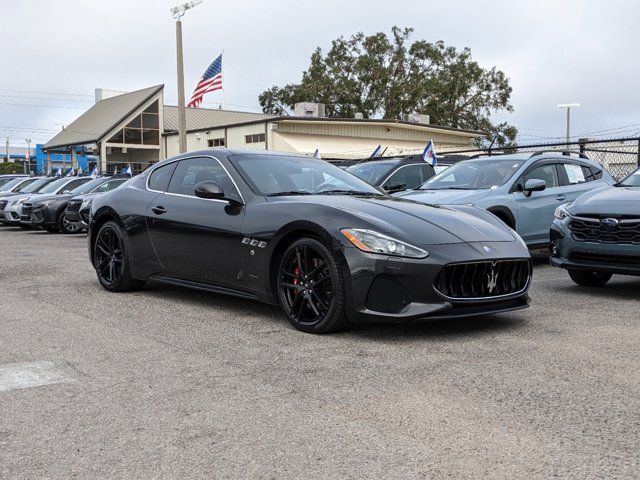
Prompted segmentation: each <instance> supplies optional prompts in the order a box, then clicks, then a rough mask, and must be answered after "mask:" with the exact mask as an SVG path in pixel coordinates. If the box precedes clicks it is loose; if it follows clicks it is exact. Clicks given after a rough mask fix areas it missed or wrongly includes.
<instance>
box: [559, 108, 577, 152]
mask: <svg viewBox="0 0 640 480" xmlns="http://www.w3.org/2000/svg"><path fill="white" fill-rule="evenodd" d="M579 106H580V104H579V103H561V104H560V105H558V108H566V109H567V146H569V142H570V141H571V109H572V108H574V107H579Z"/></svg>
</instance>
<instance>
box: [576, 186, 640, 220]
mask: <svg viewBox="0 0 640 480" xmlns="http://www.w3.org/2000/svg"><path fill="white" fill-rule="evenodd" d="M569 212H570V213H572V214H575V215H580V214H594V215H598V214H607V215H613V214H615V215H638V216H640V187H610V186H607V187H603V188H598V189H596V190H591V191H590V192H587V193H584V194H582V195H580V196H579V197H578V198H577V199H576V200H575V201H574V202H573V203H572V204H571V205H570V207H569Z"/></svg>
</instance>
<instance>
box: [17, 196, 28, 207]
mask: <svg viewBox="0 0 640 480" xmlns="http://www.w3.org/2000/svg"><path fill="white" fill-rule="evenodd" d="M28 198H29V197H22V198H19V199H18V200H16V201H15V202H14V203H15V204H16V205H22V204H23V203H24V202H26V201H27V199H28Z"/></svg>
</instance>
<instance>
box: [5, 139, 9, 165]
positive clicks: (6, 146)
mask: <svg viewBox="0 0 640 480" xmlns="http://www.w3.org/2000/svg"><path fill="white" fill-rule="evenodd" d="M5 148H6V149H7V150H6V152H7V158H5V159H4V161H5V162H9V137H7V143H6V144H5Z"/></svg>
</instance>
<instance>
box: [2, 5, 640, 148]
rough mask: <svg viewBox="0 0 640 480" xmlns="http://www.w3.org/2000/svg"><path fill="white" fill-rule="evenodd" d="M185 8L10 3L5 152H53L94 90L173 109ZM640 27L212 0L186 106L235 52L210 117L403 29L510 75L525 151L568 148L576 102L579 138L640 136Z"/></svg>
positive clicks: (527, 8)
mask: <svg viewBox="0 0 640 480" xmlns="http://www.w3.org/2000/svg"><path fill="white" fill-rule="evenodd" d="M178 1H179V0H110V1H106V0H102V1H100V0H56V1H51V0H21V1H20V2H8V1H3V2H2V3H3V12H2V15H1V16H0V45H1V46H2V47H1V50H0V52H1V56H0V58H1V59H2V69H1V70H0V72H1V73H0V74H1V78H2V80H1V81H0V119H1V120H0V137H2V143H4V137H7V136H8V137H10V138H11V143H12V144H15V145H19V144H24V142H23V139H24V138H25V137H27V136H31V138H33V139H34V141H37V142H39V143H40V142H44V141H46V140H48V139H49V138H50V137H51V136H53V134H54V133H55V131H56V130H59V129H60V125H61V124H68V123H69V122H70V121H72V120H73V119H74V118H76V117H77V116H79V115H80V114H81V113H82V112H83V110H84V109H86V108H88V107H89V106H90V105H91V104H92V102H93V91H94V88H96V87H103V88H109V89H114V90H136V89H140V88H144V87H147V86H150V85H155V84H160V83H164V84H165V86H166V89H165V102H167V103H176V102H177V100H176V99H177V93H176V80H175V78H176V73H175V26H174V22H173V21H172V18H171V14H170V13H169V10H168V9H169V7H171V6H173V5H174V4H175V3H177V2H178ZM639 14H640V4H639V3H638V2H634V1H626V2H624V1H611V0H609V1H607V2H605V1H595V0H591V1H569V0H566V1H565V0H563V1H558V0H556V1H540V0H536V1H517V0H511V1H489V0H485V1H483V2H478V1H470V0H464V1H455V0H452V1H417V0H414V1H407V0H394V1H393V2H389V1H388V0H384V1H381V0H342V1H339V0H323V1H310V0H272V1H264V0H261V1H259V0H234V1H222V0H205V1H204V3H203V4H202V5H199V6H198V7H196V8H195V9H194V10H191V11H189V12H187V14H186V16H185V17H184V46H185V81H186V90H187V96H189V93H190V92H191V90H192V89H193V87H194V86H195V84H196V82H197V80H198V78H199V77H200V76H201V75H202V73H203V71H204V69H205V68H206V67H207V65H208V64H209V63H210V62H211V61H212V60H213V59H214V58H215V57H216V56H217V55H219V54H220V52H221V51H222V50H223V49H224V52H225V55H224V75H225V78H224V82H225V84H224V85H225V91H224V94H222V93H219V92H216V93H213V94H209V95H208V96H207V97H205V102H206V103H205V106H213V105H214V104H216V105H217V104H218V103H220V102H224V105H225V108H229V109H236V110H247V111H258V101H257V97H258V95H259V93H260V92H261V91H263V90H264V89H265V88H268V87H270V86H272V85H282V84H284V83H287V82H294V81H297V80H298V79H299V78H300V73H301V72H302V70H304V69H305V68H306V67H307V66H308V62H309V57H310V54H311V52H312V51H313V49H314V48H315V47H316V46H320V47H322V48H323V49H326V48H327V47H328V46H329V45H330V43H331V40H332V39H334V38H336V37H337V36H339V35H345V36H348V35H350V34H352V33H355V32H358V31H363V32H365V33H368V34H369V33H374V32H378V31H386V32H388V31H389V30H390V28H391V27H392V26H393V25H397V26H400V27H405V26H407V27H414V28H415V38H416V39H419V38H424V39H426V40H428V41H436V40H444V42H445V43H447V44H450V45H454V46H456V47H459V48H462V47H470V48H471V51H472V54H473V56H474V58H475V59H476V60H477V61H478V62H479V63H480V64H481V65H482V66H484V67H492V66H497V67H498V68H499V69H501V70H503V71H504V72H505V73H506V74H507V76H508V77H509V78H510V79H511V85H512V87H513V95H512V104H513V106H514V109H515V112H514V113H512V114H506V113H501V114H498V115H496V117H495V118H496V120H506V121H508V122H510V123H512V124H515V125H516V126H517V127H518V128H519V129H520V134H521V137H520V138H519V141H520V143H531V142H541V141H551V140H552V139H553V138H555V137H560V138H561V137H562V136H563V135H564V128H565V123H564V122H565V117H564V112H563V111H561V110H560V109H559V108H558V107H557V104H558V103H565V102H580V103H581V104H582V106H581V107H580V108H579V109H577V110H576V111H575V113H574V115H573V122H572V133H573V134H576V135H586V134H590V133H592V132H597V133H595V134H592V135H590V136H601V135H605V136H609V135H620V134H622V135H637V134H638V132H640V115H639V114H640V101H639V99H638V95H637V85H638V84H639V79H640V78H639V77H640V75H639V74H640V62H639V61H638V47H639V46H640V41H639V40H640V33H639V32H640V29H639V28H638V19H639V18H640V15H639ZM31 92H42V93H31ZM19 105H21V106H19ZM25 105H29V106H25ZM426 113H428V112H426Z"/></svg>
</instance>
